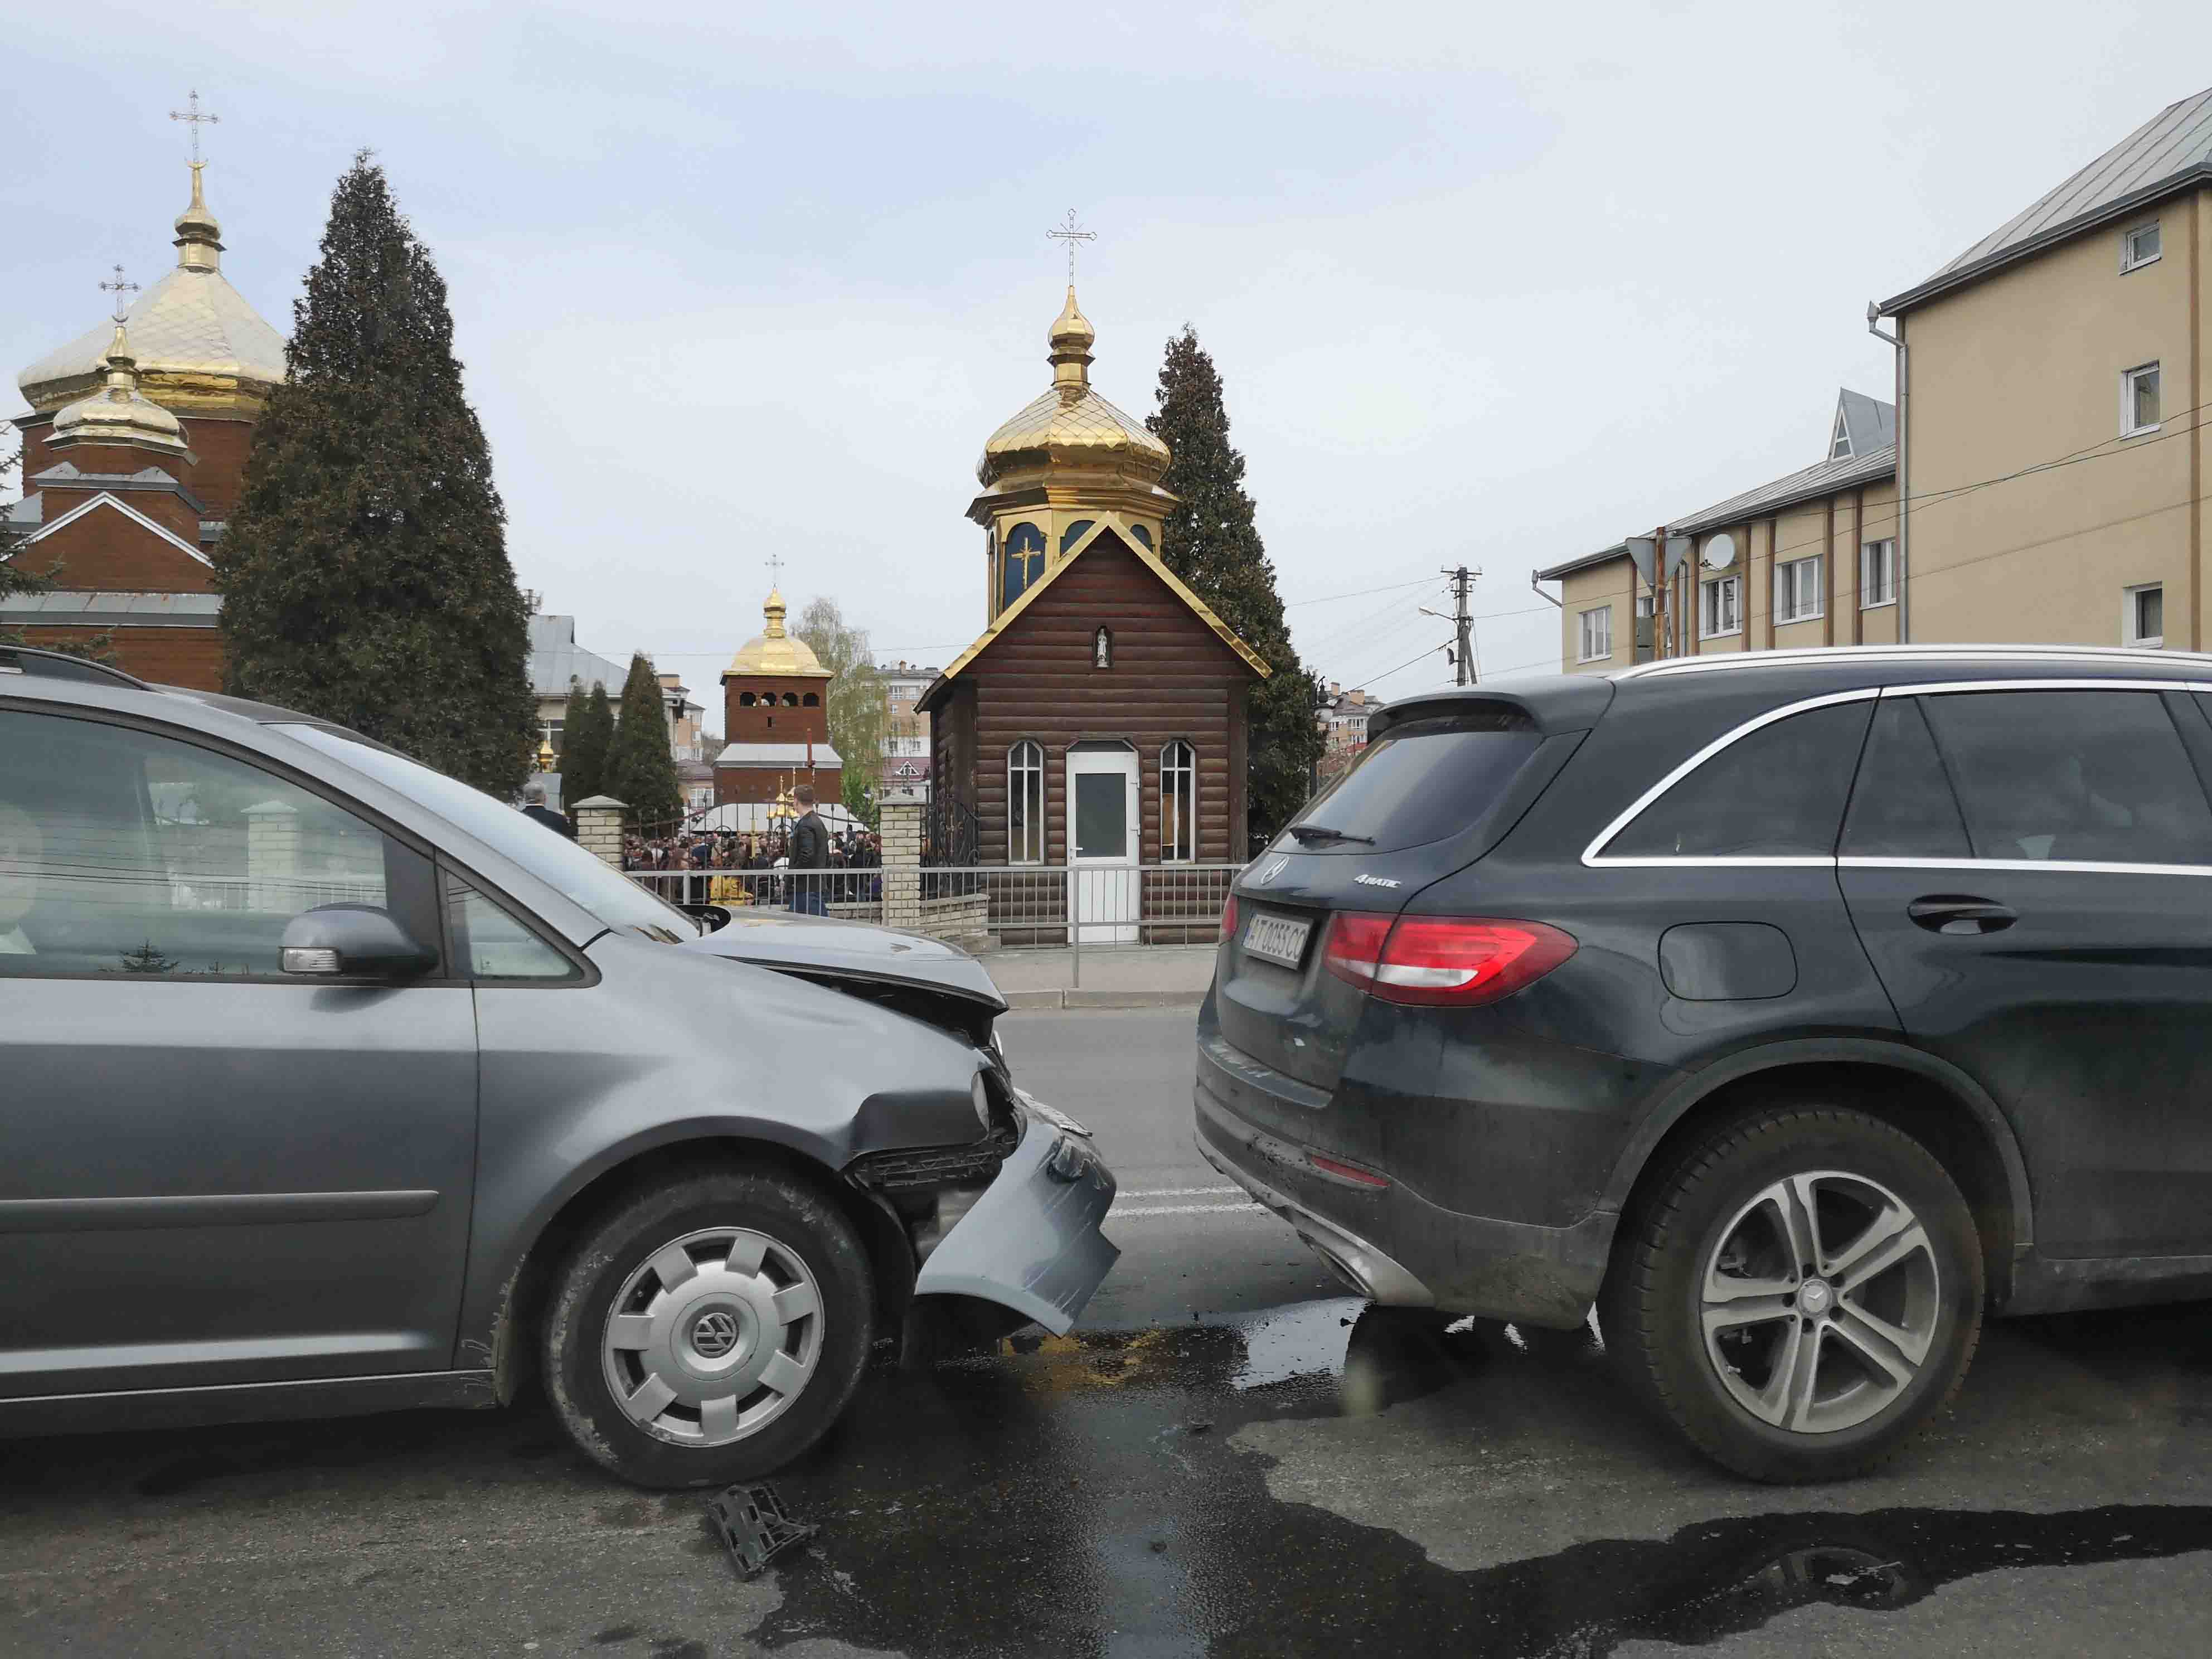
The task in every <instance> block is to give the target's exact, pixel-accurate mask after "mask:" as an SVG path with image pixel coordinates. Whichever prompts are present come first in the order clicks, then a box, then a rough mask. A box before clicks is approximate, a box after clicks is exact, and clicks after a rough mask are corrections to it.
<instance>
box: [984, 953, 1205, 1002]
mask: <svg viewBox="0 0 2212 1659" xmlns="http://www.w3.org/2000/svg"><path fill="white" fill-rule="evenodd" d="M1082 954H1083V961H1082V965H1081V969H1080V975H1079V973H1078V969H1077V964H1076V959H1075V957H1076V953H1075V952H1074V951H1067V950H1048V951H992V952H991V953H990V954H989V955H987V956H985V957H981V958H980V960H981V962H982V963H983V965H984V967H986V968H987V969H990V970H991V977H992V978H993V979H994V980H995V981H998V986H999V988H1000V990H1001V991H1003V992H1005V993H1006V1001H1007V1002H1008V1004H1010V1005H1011V1006H1013V1007H1016V1008H1195V1007H1197V1006H1198V1005H1199V1004H1200V1003H1201V1002H1203V1001H1204V1000H1206V987H1207V986H1208V985H1210V984H1211V983H1212V981H1213V947H1212V945H1143V946H1138V945H1131V946H1128V947H1127V948H1125V949H1121V950H1103V949H1101V950H1095V951H1094V950H1086V951H1084V952H1083V953H1082ZM1079 977H1080V980H1081V983H1080V984H1078V982H1077V981H1078V978H1079Z"/></svg>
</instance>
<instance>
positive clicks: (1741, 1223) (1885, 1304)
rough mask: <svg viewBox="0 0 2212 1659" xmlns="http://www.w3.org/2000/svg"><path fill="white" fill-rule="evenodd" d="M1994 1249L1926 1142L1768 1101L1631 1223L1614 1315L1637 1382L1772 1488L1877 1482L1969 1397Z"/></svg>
mask: <svg viewBox="0 0 2212 1659" xmlns="http://www.w3.org/2000/svg"><path fill="white" fill-rule="evenodd" d="M1982 1298H1983V1281H1982V1253H1981V1244H1980V1240H1979V1238H1978V1236H1977V1235H1976V1232H1975V1230H1974V1224H1973V1218H1972V1215H1971V1213H1970V1212H1968V1210H1967V1208H1966V1200H1964V1199H1963V1198H1961V1197H1960V1194H1959V1189H1958V1187H1957V1185H1956V1184H1955V1183H1954V1182H1953V1181H1952V1180H1951V1177H1950V1176H1949V1175H1948V1173H1946V1171H1945V1170H1944V1169H1943V1166H1942V1164H1940V1163H1939V1162H1938V1161H1937V1160H1936V1158H1935V1157H1934V1155H1933V1154H1931V1153H1930V1152H1929V1151H1928V1149H1927V1148H1926V1147H1924V1146H1922V1145H1921V1144H1920V1143H1919V1142H1918V1141H1917V1140H1914V1139H1912V1138H1911V1136H1909V1135H1907V1134H1905V1133H1903V1132H1902V1131H1901V1130H1899V1129H1897V1128H1895V1127H1892V1126H1891V1125H1889V1124H1887V1123H1884V1122H1882V1121H1880V1120H1879V1119H1876V1118H1874V1117H1870V1116H1869V1115H1866V1114H1865V1113H1863V1112H1859V1111H1855V1110H1850V1109H1843V1108H1834V1107H1822V1106H1813V1105H1781V1106H1774V1107H1769V1108H1766V1109H1763V1110H1761V1111H1759V1112H1758V1113H1756V1114H1754V1115H1751V1116H1749V1117H1746V1118H1743V1119H1740V1120H1738V1121H1735V1122H1732V1123H1729V1124H1728V1125H1725V1126H1723V1127H1721V1128H1719V1129H1717V1130H1716V1131H1714V1132H1713V1133H1710V1134H1708V1135H1706V1136H1705V1137H1703V1138H1702V1139H1699V1140H1697V1141H1696V1142H1694V1143H1693V1144H1692V1146H1690V1147H1689V1148H1688V1149H1687V1150H1686V1152H1684V1153H1683V1154H1682V1155H1681V1156H1680V1157H1679V1158H1676V1159H1674V1160H1673V1161H1672V1162H1671V1163H1670V1164H1668V1165H1667V1166H1666V1167H1664V1168H1663V1169H1662V1170H1659V1171H1658V1172H1657V1178H1656V1181H1655V1182H1654V1183H1653V1184H1652V1186H1651V1188H1650V1192H1649V1194H1648V1196H1646V1197H1644V1198H1643V1199H1642V1200H1639V1202H1638V1204H1637V1205H1636V1206H1635V1207H1634V1208H1633V1209H1632V1212H1631V1213H1630V1214H1629V1215H1627V1216H1626V1217H1624V1218H1623V1221H1622V1227H1621V1233H1620V1238H1619V1239H1618V1240H1617V1241H1616V1243H1615V1245H1614V1249H1613V1267H1612V1271H1611V1272H1610V1273H1608V1274H1607V1283H1606V1289H1605V1300H1604V1303H1603V1306H1602V1310H1601V1315H1600V1319H1601V1323H1602V1326H1603V1328H1604V1332H1605V1339H1606V1346H1607V1348H1608V1349H1609V1350H1610V1351H1611V1352H1612V1353H1613V1356H1614V1358H1615V1359H1616V1361H1617V1363H1618V1364H1620V1368H1621V1370H1622V1373H1623V1375H1624V1376H1625V1377H1626V1381H1627V1383H1628V1384H1629V1387H1630V1388H1631V1389H1632V1391H1633V1392H1635V1393H1636V1394H1638V1395H1640V1396H1642V1397H1643V1398H1644V1400H1646V1401H1648V1402H1649V1403H1650V1404H1651V1405H1653V1406H1656V1407H1657V1408H1658V1409H1659V1410H1660V1411H1661V1412H1662V1413H1664V1414H1665V1415H1666V1416H1667V1417H1668V1418H1669V1419H1672V1420H1673V1422H1674V1425H1675V1426H1676V1427H1678V1428H1679V1429H1680V1430H1681V1431H1682V1432H1683V1433H1684V1434H1686V1436H1688V1437H1689V1438H1690V1439H1691V1441H1692V1443H1695V1444H1696V1445H1697V1446H1698V1447H1699V1449H1702V1450H1703V1451H1704V1452H1705V1454H1706V1455H1709V1456H1711V1458H1713V1459H1714V1460H1715V1461H1716V1462H1719V1463H1722V1464H1723V1465H1725V1466H1726V1467H1727V1468H1730V1469H1733V1470H1735V1472H1736V1473H1737V1474H1743V1475H1747V1476H1749V1477H1750V1478H1751V1479H1753V1480H1765V1481H1773V1482H1797V1481H1810V1480H1835V1479H1839V1478H1842V1477H1844V1476H1848V1475H1854V1474H1863V1473H1864V1472H1865V1471H1867V1470H1869V1469H1870V1468H1874V1467H1875V1465H1877V1464H1879V1463H1881V1462H1883V1461H1884V1460H1885V1459H1886V1458H1887V1457H1889V1456H1890V1455H1892V1454H1893V1453H1894V1452H1896V1451H1897V1449H1899V1447H1900V1446H1902V1445H1903V1444H1904V1443H1905V1441H1906V1440H1907V1439H1908V1438H1909V1437H1911V1435H1912V1434H1913V1433H1914V1432H1915V1431H1917V1429H1919V1428H1920V1427H1921V1425H1923V1424H1924V1423H1925V1422H1926V1421H1927V1419H1929V1417H1931V1416H1932V1415H1934V1414H1935V1413H1936V1412H1937V1411H1938V1410H1940V1409H1941V1408H1942V1407H1943V1406H1944V1405H1945V1404H1947V1403H1948V1401H1949V1400H1950V1399H1951V1397H1952V1395H1954V1393H1955V1392H1956V1391H1957V1389H1958V1387H1959V1383H1960V1380H1961V1379H1962V1378H1963V1377H1964V1376H1966V1365H1967V1362H1968V1361H1969V1360H1970V1359H1972V1357H1973V1352H1974V1344H1975V1341H1976V1340H1977V1338H1978V1336H1979V1334H1980V1331H1981V1316H1982Z"/></svg>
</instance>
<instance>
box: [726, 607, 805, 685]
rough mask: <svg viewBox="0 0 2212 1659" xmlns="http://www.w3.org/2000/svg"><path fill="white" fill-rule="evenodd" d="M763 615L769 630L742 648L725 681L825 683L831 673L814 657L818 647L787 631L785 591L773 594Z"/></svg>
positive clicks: (731, 662) (733, 659)
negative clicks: (760, 677) (774, 678)
mask: <svg viewBox="0 0 2212 1659" xmlns="http://www.w3.org/2000/svg"><path fill="white" fill-rule="evenodd" d="M761 615H762V616H763V617H764V618H765V619H766V621H767V623H768V627H767V629H765V630H764V631H763V632H762V633H758V634H756V635H753V637H752V638H750V639H749V640H747V641H745V642H744V644H743V645H741V646H739V647H738V654H737V655H736V656H734V657H732V658H731V659H730V665H729V666H728V667H727V668H725V669H724V670H723V671H722V673H723V676H724V678H728V677H729V676H731V675H732V674H751V675H757V674H781V675H785V676H811V677H813V678H817V679H824V680H826V679H828V678H829V670H828V669H826V668H824V667H823V665H822V659H821V658H819V657H817V656H816V655H815V654H814V647H812V646H811V645H809V644H807V642H806V641H805V640H802V639H799V638H798V637H796V636H795V635H791V634H787V633H786V632H785V631H784V627H783V618H784V605H783V594H782V592H781V590H779V589H776V588H770V589H769V595H768V603H767V604H766V605H763V606H762V607H761Z"/></svg>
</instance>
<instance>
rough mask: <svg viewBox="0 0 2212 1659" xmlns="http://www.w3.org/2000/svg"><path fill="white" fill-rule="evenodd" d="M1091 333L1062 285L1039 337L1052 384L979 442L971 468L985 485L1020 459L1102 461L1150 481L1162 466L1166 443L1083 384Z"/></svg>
mask: <svg viewBox="0 0 2212 1659" xmlns="http://www.w3.org/2000/svg"><path fill="white" fill-rule="evenodd" d="M1097 337H1098V334H1097V330H1096V329H1094V328H1092V327H1091V319H1089V318H1088V317H1085V315H1084V314H1083V311H1082V308H1081V307H1079V306H1078V305H1077V304H1076V302H1075V289H1073V286H1071V287H1070V288H1069V289H1068V290H1067V303H1066V306H1064V307H1061V309H1060V315H1059V316H1058V317H1056V318H1054V319H1053V325H1052V328H1051V331H1050V332H1049V333H1048V335H1047V336H1046V338H1047V340H1048V343H1049V344H1050V345H1051V347H1052V349H1051V351H1050V353H1049V354H1048V356H1047V359H1046V361H1047V362H1050V363H1051V364H1052V381H1053V384H1052V390H1051V391H1049V392H1046V393H1045V394H1044V395H1043V396H1042V397H1041V398H1036V400H1035V401H1033V402H1031V403H1030V404H1028V405H1027V406H1025V407H1024V408H1023V409H1022V410H1020V411H1019V412H1018V413H1017V414H1016V415H1015V416H1013V418H1012V419H1011V420H1009V421H1007V422H1006V423H1005V424H1004V425H1003V426H1001V427H1000V428H999V429H998V430H997V431H996V432H994V433H993V434H992V435H990V438H989V439H988V440H987V441H986V442H985V443H984V445H983V458H982V459H981V460H980V461H978V462H977V463H976V464H975V476H976V477H977V478H978V479H980V480H981V482H982V483H984V484H985V485H986V486H988V485H991V484H994V483H997V482H998V481H999V480H1000V478H1002V477H1005V476H1006V474H1007V473H1009V472H1012V471H1018V470H1019V469H1022V468H1024V467H1053V466H1088V467H1108V468H1111V469H1113V470H1115V471H1119V472H1122V473H1126V474H1129V475H1132V476H1133V477H1135V478H1136V479H1137V480H1139V481H1140V482H1142V483H1158V481H1159V477H1160V475H1161V474H1162V473H1164V472H1165V471H1167V469H1168V462H1169V460H1170V455H1169V453H1168V447H1167V446H1166V445H1165V444H1164V443H1162V442H1161V441H1159V440H1158V438H1156V437H1154V436H1153V435H1152V433H1151V432H1149V431H1147V430H1146V428H1145V423H1144V422H1142V421H1139V420H1138V419H1136V418H1135V417H1134V416H1131V415H1128V414H1127V413H1125V412H1124V411H1122V410H1119V409H1116V408H1115V406H1114V405H1113V404H1110V403H1109V402H1107V401H1106V399H1105V398H1102V397H1100V396H1099V395H1098V394H1097V392H1094V391H1092V390H1091V343H1092V342H1094V341H1095V340H1097Z"/></svg>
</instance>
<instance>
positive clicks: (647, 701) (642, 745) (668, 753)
mask: <svg viewBox="0 0 2212 1659" xmlns="http://www.w3.org/2000/svg"><path fill="white" fill-rule="evenodd" d="M605 793H608V794H611V795H612V796H613V797H614V798H615V799H617V800H619V801H621V802H623V804H624V805H627V806H628V807H629V816H630V820H631V822H633V823H640V824H643V825H645V826H647V828H649V829H655V830H659V829H663V828H664V827H665V826H667V825H669V824H671V823H674V822H675V820H677V819H678V818H680V817H683V816H684V791H683V789H682V788H681V787H679V786H678V783H677V781H676V755H675V751H674V750H671V749H670V748H669V746H668V714H667V711H666V709H665V708H664V707H663V706H662V704H661V701H660V681H659V678H657V677H656V676H655V675H654V673H653V664H652V662H651V661H650V660H648V659H647V658H645V657H642V656H634V657H632V658H631V659H629V678H628V679H627V680H625V681H623V694H622V714H621V717H620V718H619V719H617V720H616V721H615V738H614V742H613V743H612V744H610V745H609V747H608V750H607V762H606V772H605Z"/></svg>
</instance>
